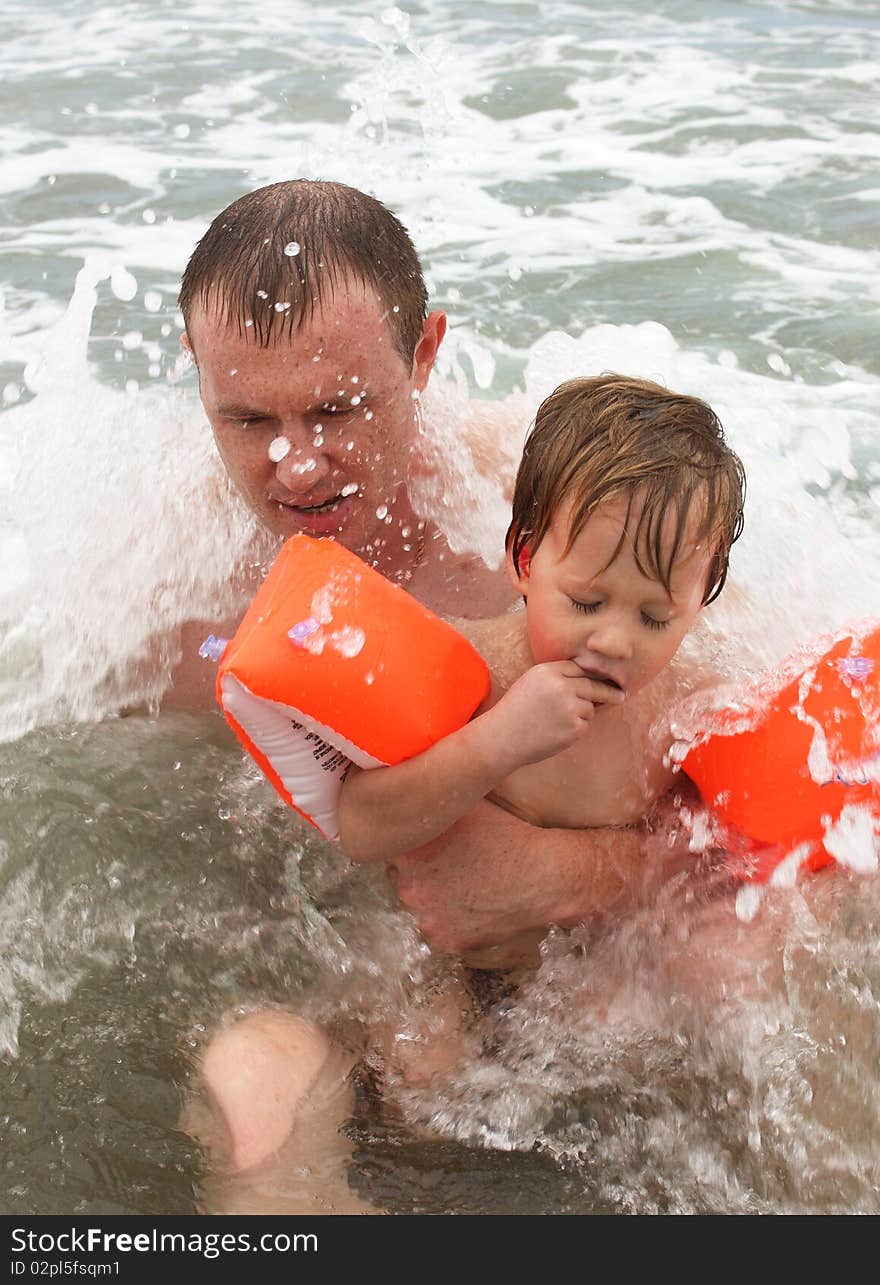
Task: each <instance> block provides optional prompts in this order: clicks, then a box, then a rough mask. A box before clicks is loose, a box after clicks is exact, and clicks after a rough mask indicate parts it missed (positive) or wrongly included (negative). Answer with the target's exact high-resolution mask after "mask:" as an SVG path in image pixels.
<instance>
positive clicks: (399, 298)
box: [175, 181, 636, 963]
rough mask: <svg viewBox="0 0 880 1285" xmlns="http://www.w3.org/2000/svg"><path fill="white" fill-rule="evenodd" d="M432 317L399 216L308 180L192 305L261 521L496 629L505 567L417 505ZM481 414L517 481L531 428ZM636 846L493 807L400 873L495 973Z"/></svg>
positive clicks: (265, 200)
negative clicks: (348, 556)
mask: <svg viewBox="0 0 880 1285" xmlns="http://www.w3.org/2000/svg"><path fill="white" fill-rule="evenodd" d="M426 304H427V292H426V289H425V285H424V280H423V278H422V272H421V267H420V265H419V261H418V258H417V256H416V253H415V250H414V248H413V246H412V243H411V241H410V239H409V236H408V235H407V233H406V231H405V229H404V228H403V227H402V226H401V224H400V223H399V222H398V221H397V219H396V218H394V216H393V215H392V214H391V213H390V212H389V211H388V210H386V209H385V207H384V206H382V205H381V204H380V203H379V202H378V201H376V200H374V199H373V198H372V197H369V196H366V195H365V194H363V193H361V192H358V191H356V190H355V189H353V188H349V187H346V186H344V185H342V184H338V183H313V182H306V181H294V182H286V183H276V184H273V185H272V186H270V187H266V188H262V189H259V190H258V191H256V192H251V193H248V194H247V195H246V196H244V197H241V198H240V199H239V200H237V201H236V202H234V203H233V204H232V205H231V206H230V207H229V208H228V209H227V210H224V211H223V213H222V214H220V215H219V216H218V217H217V218H216V219H215V220H214V222H213V223H212V225H211V227H210V228H209V230H208V232H207V233H206V234H205V236H204V237H203V238H202V240H201V241H200V243H199V245H198V247H197V249H196V251H195V253H194V254H193V256H192V259H191V260H190V263H189V265H188V267H187V269H186V272H185V273H184V277H183V281H182V286H181V292H180V305H181V310H182V312H183V316H184V322H185V327H186V329H185V333H184V337H183V342H184V344H185V346H186V347H187V348H188V349H189V351H190V352H191V354H192V356H193V360H194V361H195V363H196V367H197V369H198V374H199V392H200V395H201V398H202V402H203V404H204V407H205V411H206V413H207V415H208V418H209V420H210V423H211V427H212V429H213V431H214V436H215V440H216V442H217V446H218V449H219V451H220V454H221V457H222V459H223V462H224V464H225V466H226V469H227V471H228V473H229V475H230V477H231V478H232V480H233V482H234V483H235V484H236V486H237V487H238V489H239V490H240V491H241V493H242V495H243V496H244V498H245V499H246V501H247V502H248V504H249V506H250V507H251V509H252V510H253V511H254V513H255V514H256V516H257V517H258V518H259V519H260V521H261V522H262V523H263V525H264V526H266V527H267V528H268V529H269V530H270V531H272V532H274V533H275V534H276V535H277V536H279V537H287V536H289V535H292V534H293V533H294V532H297V531H302V532H305V533H306V534H311V535H320V536H333V537H334V538H336V539H339V540H341V541H342V543H343V544H345V545H346V546H347V547H348V548H350V549H351V550H353V551H354V552H355V553H357V554H358V555H359V556H361V557H363V558H364V559H365V560H366V561H368V562H370V563H371V564H372V565H373V566H375V567H376V568H377V569H378V570H379V571H381V572H382V573H383V574H384V575H386V576H388V578H389V579H391V580H394V581H396V582H397V583H399V584H402V585H404V586H405V587H406V588H407V589H408V591H409V592H410V593H412V594H414V596H415V597H417V598H419V599H420V600H421V601H422V602H423V603H425V604H426V606H428V607H430V608H431V609H432V610H434V611H436V612H438V613H439V614H441V615H446V616H458V617H462V618H470V619H473V618H479V617H489V616H493V615H497V614H498V613H499V612H500V611H503V610H504V609H505V607H507V606H509V605H510V604H511V603H512V601H513V599H514V594H513V591H512V589H511V587H510V584H509V582H508V580H507V578H506V576H505V575H504V572H503V568H501V567H499V568H498V569H497V570H490V569H489V568H488V567H487V566H486V564H485V563H484V562H483V561H482V560H481V559H480V558H479V557H477V556H476V555H474V554H472V553H465V554H461V553H454V552H453V551H452V550H451V549H450V547H449V543H448V541H447V539H446V538H445V537H444V535H443V533H442V531H441V530H440V528H439V527H438V526H437V524H436V523H435V522H433V521H431V520H424V519H423V518H422V517H421V516H420V515H418V514H416V512H414V510H413V506H412V501H411V491H412V489H413V481H414V478H415V480H417V481H420V480H423V475H424V473H425V472H426V471H427V470H430V469H432V468H433V469H434V470H442V462H438V461H436V460H432V458H431V454H430V452H431V430H430V426H426V425H425V424H424V423H423V422H422V412H421V394H422V393H423V391H424V390H425V388H426V386H427V383H428V379H429V377H430V374H431V370H432V368H433V365H434V361H435V358H436V355H437V351H438V349H439V347H440V344H441V342H442V340H443V336H444V334H445V331H446V318H445V316H444V315H443V313H441V312H431V313H427V315H426ZM480 410H481V411H482V412H483V414H482V415H481V416H478V415H474V416H473V417H472V418H471V420H469V421H468V422H467V423H465V424H463V425H462V426H461V431H462V433H463V434H464V436H465V439H466V441H467V444H468V447H469V449H470V451H471V454H472V456H473V458H474V460H475V470H476V469H477V468H479V469H480V470H482V471H483V472H490V471H491V470H492V469H493V468H494V469H495V470H496V471H497V470H499V469H502V470H507V472H508V475H509V481H510V482H511V483H512V467H515V464H516V463H517V461H516V460H512V459H511V456H510V454H509V452H508V451H505V449H504V445H503V441H502V440H501V437H500V434H501V432H502V431H503V429H504V427H507V428H508V430H509V432H510V434H511V435H513V434H514V433H515V426H514V425H512V424H509V423H508V424H507V425H505V424H504V422H503V416H502V415H499V414H498V413H496V415H495V417H494V422H493V420H492V419H491V418H490V417H489V415H488V414H486V413H485V412H486V407H485V405H483V406H481V407H480ZM516 427H518V428H519V430H520V431H522V428H523V426H522V425H519V426H516ZM511 466H512V467H511ZM499 552H500V550H499ZM235 624H236V622H234V621H232V622H228V627H227V631H228V632H231V631H232V630H234V628H235ZM206 632H207V626H206V625H204V624H202V623H196V624H193V625H192V626H191V627H190V628H189V629H188V630H187V633H186V635H185V638H184V654H185V656H187V657H188V661H187V662H185V664H184V667H183V668H182V669H181V671H179V673H178V675H177V678H176V692H175V698H176V701H177V702H179V703H186V704H189V705H192V704H194V703H196V702H199V703H202V702H203V703H205V704H208V703H209V702H210V701H211V699H212V685H211V684H212V678H213V675H212V674H211V673H210V671H209V667H208V666H206V665H204V663H203V662H194V661H193V659H192V658H193V657H194V656H195V654H196V651H197V648H198V643H199V642H200V641H201V639H202V638H203V637H204V636H205V633H206ZM635 846H636V845H635V844H634V842H633V840H632V839H631V838H630V837H629V836H623V835H621V834H620V833H619V832H613V833H608V834H602V833H599V832H595V833H591V834H584V833H580V834H572V833H571V832H569V831H554V830H535V829H533V828H532V827H530V826H528V825H526V824H525V823H524V822H521V821H519V820H518V819H517V818H515V817H513V816H511V815H510V814H508V813H504V812H502V811H501V810H500V809H498V808H495V807H493V806H492V805H491V804H486V803H484V804H481V805H480V806H479V807H478V808H476V809H475V810H474V811H473V812H472V813H471V814H470V815H469V816H468V817H466V818H465V819H464V820H463V821H461V822H459V824H458V825H457V826H456V827H455V828H454V829H453V831H452V832H450V834H449V835H447V836H444V837H443V839H440V840H437V841H436V842H435V843H433V844H431V845H429V847H428V848H426V849H425V850H424V851H423V853H422V854H420V856H419V857H418V858H412V859H411V858H407V859H401V860H399V861H398V862H397V863H396V865H395V867H394V868H393V869H392V870H390V871H389V874H390V877H391V878H392V881H393V882H394V884H395V887H396V889H397V892H398V895H399V896H400V898H401V900H402V901H403V903H404V905H406V906H407V907H408V908H409V909H410V910H411V911H412V913H413V914H414V915H415V916H416V918H417V920H418V922H419V926H420V928H421V930H422V932H423V933H424V935H425V937H426V938H427V940H428V942H429V943H430V944H431V945H432V946H434V947H435V948H437V949H440V950H449V951H455V952H457V953H460V952H462V951H469V952H473V951H474V950H475V949H478V948H488V950H489V953H488V954H485V955H484V956H482V958H481V959H480V961H479V962H480V963H488V962H495V963H497V962H501V960H502V959H503V958H504V957H505V955H506V954H510V953H513V954H515V953H516V949H515V946H516V942H515V939H517V938H521V939H522V941H521V944H525V943H528V944H530V945H531V944H533V943H534V941H535V940H536V939H539V938H540V936H541V935H542V934H543V930H545V929H546V927H547V926H548V925H549V924H550V923H563V924H565V923H572V922H577V921H578V920H579V919H580V918H582V917H583V914H584V913H588V912H591V911H594V910H596V909H602V908H603V907H605V906H607V905H608V904H609V902H610V901H613V900H614V899H615V898H616V897H617V895H618V894H619V892H620V890H621V886H622V883H621V880H622V878H623V881H624V882H625V876H626V871H627V869H628V866H629V860H630V858H631V857H632V856H633V855H634V850H635ZM475 962H476V960H475Z"/></svg>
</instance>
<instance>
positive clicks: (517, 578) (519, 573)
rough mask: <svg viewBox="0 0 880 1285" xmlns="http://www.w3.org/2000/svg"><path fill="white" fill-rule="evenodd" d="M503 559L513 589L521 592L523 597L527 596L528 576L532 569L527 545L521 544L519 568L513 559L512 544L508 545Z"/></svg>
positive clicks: (530, 555) (530, 554)
mask: <svg viewBox="0 0 880 1285" xmlns="http://www.w3.org/2000/svg"><path fill="white" fill-rule="evenodd" d="M504 560H505V564H506V566H507V574H508V577H509V578H510V583H511V584H512V585H513V587H514V589H516V591H517V593H521V594H522V596H523V597H524V598H527V597H528V596H529V576H530V574H531V570H532V553H531V550H530V548H529V546H528V545H527V544H526V545H523V547H522V548H521V549H520V551H519V570H517V568H516V565H515V563H514V561H513V545H512V544H510V545H508V548H507V554H506V556H505V559H504Z"/></svg>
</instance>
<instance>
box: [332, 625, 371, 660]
mask: <svg viewBox="0 0 880 1285" xmlns="http://www.w3.org/2000/svg"><path fill="white" fill-rule="evenodd" d="M327 641H328V642H329V643H330V646H331V647H332V648H333V650H334V651H337V652H339V655H340V656H345V658H346V659H347V660H350V659H351V658H352V657H353V656H357V655H359V654H360V653H361V652H362V651H363V649H364V643H365V642H366V641H367V635H366V634H365V633H364V631H363V629H355V628H354V627H353V626H352V625H346V626H345V628H344V629H338V630H336V632H335V633H332V634H331V635H330V637H329V639H328V640H327Z"/></svg>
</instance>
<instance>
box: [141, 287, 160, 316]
mask: <svg viewBox="0 0 880 1285" xmlns="http://www.w3.org/2000/svg"><path fill="white" fill-rule="evenodd" d="M144 307H145V308H146V310H147V312H158V311H159V309H160V308H161V307H162V296H161V294H160V293H159V291H158V290H147V291H146V292H145V293H144Z"/></svg>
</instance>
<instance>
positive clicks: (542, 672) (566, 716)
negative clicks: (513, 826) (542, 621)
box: [489, 660, 624, 770]
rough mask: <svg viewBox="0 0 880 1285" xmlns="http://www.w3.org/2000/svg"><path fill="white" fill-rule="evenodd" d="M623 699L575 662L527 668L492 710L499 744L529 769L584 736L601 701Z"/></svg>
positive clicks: (613, 701)
mask: <svg viewBox="0 0 880 1285" xmlns="http://www.w3.org/2000/svg"><path fill="white" fill-rule="evenodd" d="M623 700H624V693H623V692H621V691H618V690H616V689H615V688H613V687H611V686H610V685H609V684H608V683H603V682H600V681H598V680H597V679H595V678H588V677H587V675H586V674H585V673H584V671H583V670H582V669H581V667H580V665H578V664H576V663H575V661H573V660H553V661H548V662H546V663H544V664H542V665H533V666H532V668H531V669H527V670H526V672H525V673H524V674H523V675H522V676H521V677H520V678H518V679H517V680H516V682H515V683H514V684H513V686H512V687H511V688H510V689H509V691H507V692H505V694H504V695H503V696H502V698H501V700H500V701H499V702H498V704H497V705H495V706H494V707H493V708H492V709H491V710H490V711H489V713H490V714H491V715H493V723H494V728H493V730H494V733H495V735H496V736H498V737H499V738H500V743H501V744H502V745H504V746H505V747H506V748H508V749H509V752H510V755H511V757H512V758H515V759H516V762H517V765H518V766H520V767H524V766H525V765H526V764H527V763H539V762H541V760H542V759H546V758H550V757H552V755H554V754H559V753H560V752H561V751H562V750H565V749H568V747H569V745H573V744H574V742H575V741H577V740H579V739H580V737H582V736H583V735H584V733H585V732H586V731H587V728H588V727H589V726H590V723H591V721H592V718H593V715H594V713H595V711H596V706H597V705H619V704H620V703H621V702H622V701H623ZM511 770H514V769H511Z"/></svg>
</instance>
